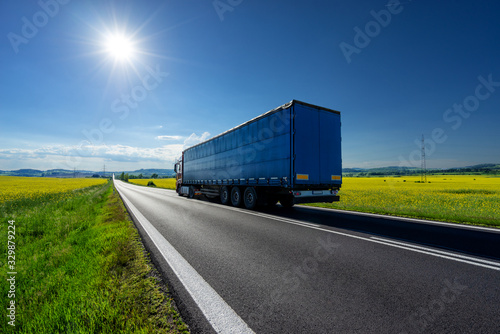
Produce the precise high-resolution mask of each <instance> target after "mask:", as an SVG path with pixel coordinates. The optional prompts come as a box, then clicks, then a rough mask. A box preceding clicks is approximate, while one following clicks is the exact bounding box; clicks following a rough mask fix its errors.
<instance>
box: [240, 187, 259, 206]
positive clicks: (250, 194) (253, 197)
mask: <svg viewBox="0 0 500 334" xmlns="http://www.w3.org/2000/svg"><path fill="white" fill-rule="evenodd" d="M243 201H244V202H245V207H246V208H247V209H249V210H253V209H255V207H256V206H257V192H256V191H255V188H254V187H248V188H246V189H245V194H244V195H243Z"/></svg>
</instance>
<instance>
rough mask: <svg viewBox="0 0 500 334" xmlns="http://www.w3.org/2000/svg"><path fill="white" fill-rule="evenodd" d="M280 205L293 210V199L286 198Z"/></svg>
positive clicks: (281, 200)
mask: <svg viewBox="0 0 500 334" xmlns="http://www.w3.org/2000/svg"><path fill="white" fill-rule="evenodd" d="M280 204H281V206H282V207H284V208H291V207H292V206H293V205H294V203H293V197H284V198H282V199H280Z"/></svg>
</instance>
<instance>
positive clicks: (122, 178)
mask: <svg viewBox="0 0 500 334" xmlns="http://www.w3.org/2000/svg"><path fill="white" fill-rule="evenodd" d="M120 180H122V181H125V172H122V174H121V175H120Z"/></svg>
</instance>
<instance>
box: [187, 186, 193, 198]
mask: <svg viewBox="0 0 500 334" xmlns="http://www.w3.org/2000/svg"><path fill="white" fill-rule="evenodd" d="M188 198H194V187H193V186H189V194H188Z"/></svg>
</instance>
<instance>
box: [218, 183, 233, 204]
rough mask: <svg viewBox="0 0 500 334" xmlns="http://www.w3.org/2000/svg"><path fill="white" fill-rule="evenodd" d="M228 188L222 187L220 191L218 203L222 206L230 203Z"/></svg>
mask: <svg viewBox="0 0 500 334" xmlns="http://www.w3.org/2000/svg"><path fill="white" fill-rule="evenodd" d="M229 194H230V193H229V188H228V187H226V186H224V187H222V188H221V189H220V201H221V202H222V204H224V205H228V204H229V203H230V200H231V197H230V195H229Z"/></svg>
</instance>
